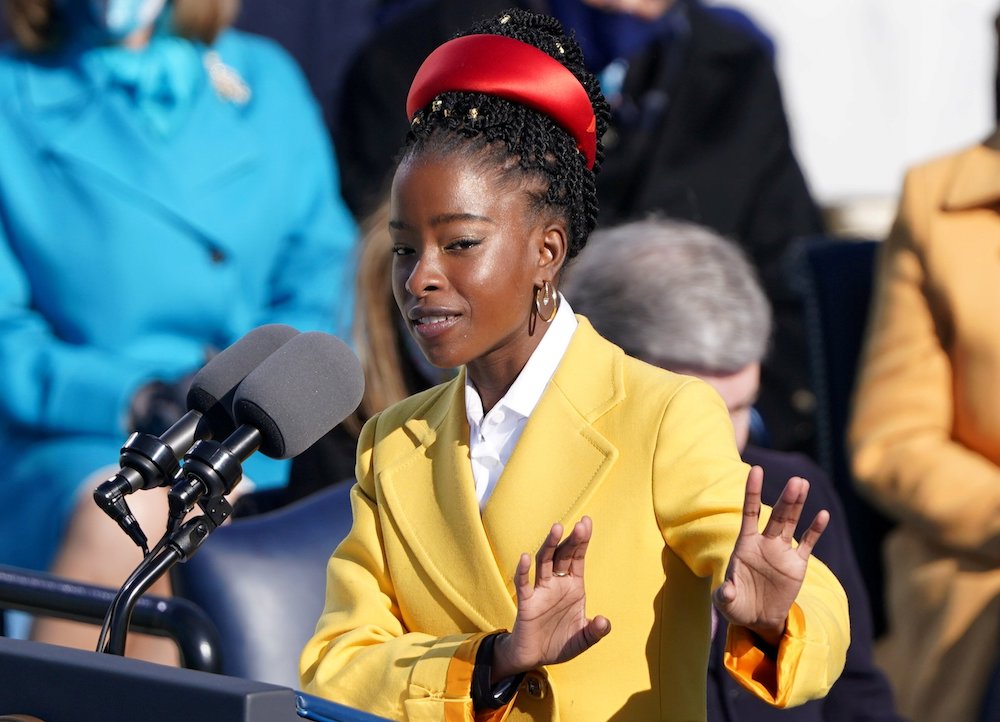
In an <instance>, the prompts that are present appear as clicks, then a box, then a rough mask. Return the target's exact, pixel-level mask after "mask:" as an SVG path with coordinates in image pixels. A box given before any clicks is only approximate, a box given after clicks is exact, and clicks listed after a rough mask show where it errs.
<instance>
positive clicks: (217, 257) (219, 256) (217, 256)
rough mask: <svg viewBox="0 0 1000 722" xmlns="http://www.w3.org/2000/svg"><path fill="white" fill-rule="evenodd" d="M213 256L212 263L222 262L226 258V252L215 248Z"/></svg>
mask: <svg viewBox="0 0 1000 722" xmlns="http://www.w3.org/2000/svg"><path fill="white" fill-rule="evenodd" d="M211 258H212V263H216V264H218V263H222V262H223V261H225V260H226V254H225V253H223V252H222V251H221V250H219V249H218V248H213V249H212V255H211Z"/></svg>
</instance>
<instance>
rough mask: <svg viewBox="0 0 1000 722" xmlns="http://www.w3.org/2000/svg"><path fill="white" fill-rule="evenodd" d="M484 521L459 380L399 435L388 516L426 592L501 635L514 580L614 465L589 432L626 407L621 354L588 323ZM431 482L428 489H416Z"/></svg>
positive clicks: (510, 612) (387, 482) (385, 481)
mask: <svg viewBox="0 0 1000 722" xmlns="http://www.w3.org/2000/svg"><path fill="white" fill-rule="evenodd" d="M578 320H579V322H580V326H579V328H578V329H577V331H576V333H575V334H574V336H573V340H572V341H571V342H570V346H569V348H568V349H567V352H566V355H565V357H564V358H563V360H562V363H561V364H560V365H559V368H558V369H557V370H556V374H555V376H554V377H553V379H552V381H551V382H550V384H549V387H548V388H547V389H546V391H545V393H544V394H543V396H542V399H541V400H540V401H539V403H538V406H537V407H536V408H535V411H534V413H533V414H532V415H531V418H530V419H529V421H528V424H527V426H526V427H525V430H524V433H523V435H522V436H521V439H520V441H519V442H518V444H517V447H516V448H515V450H514V453H513V454H512V456H511V458H510V461H509V462H508V464H507V467H506V468H505V469H504V472H503V474H502V475H501V476H500V480H499V482H498V483H497V487H496V489H495V490H494V492H493V495H492V496H491V497H490V499H489V501H488V503H487V505H486V508H485V510H484V512H483V513H482V514H480V509H479V502H478V500H477V499H476V494H475V482H474V481H473V478H472V467H471V465H470V462H469V446H468V443H469V442H468V440H469V428H468V422H467V420H466V417H465V402H464V384H465V372H464V371H463V372H462V373H461V374H459V376H458V378H456V379H455V380H454V381H453V382H452V383H451V384H449V386H448V388H447V390H446V391H445V392H444V393H443V394H442V395H441V397H439V398H438V399H437V401H436V402H435V403H433V404H432V405H431V407H430V408H429V410H428V412H427V413H426V414H424V415H423V416H422V417H418V418H411V419H409V420H408V421H407V422H406V423H405V424H404V429H405V431H406V433H407V434H408V435H410V436H411V438H412V439H413V440H414V442H415V446H414V449H413V450H412V451H409V452H407V453H405V454H404V455H403V456H402V457H401V458H399V459H396V460H393V461H391V462H390V463H388V464H387V465H386V467H385V468H384V469H383V470H382V471H381V472H380V473H379V482H380V488H381V490H382V494H383V495H384V497H385V503H386V507H387V509H388V511H389V513H390V514H391V515H392V517H393V520H394V521H395V523H396V524H397V525H398V526H399V528H400V535H401V537H402V538H404V539H406V540H408V541H409V543H410V545H411V548H412V550H413V554H414V556H415V557H416V559H417V560H418V562H419V563H420V564H421V565H423V567H424V570H425V571H426V573H427V576H428V577H429V578H430V580H431V583H432V584H434V585H435V586H436V587H437V588H438V589H440V590H441V592H442V593H443V594H444V595H445V596H446V597H447V598H448V600H449V601H450V602H451V603H452V604H454V605H455V606H456V607H457V608H458V609H459V610H460V611H461V612H462V613H463V614H465V615H466V617H468V619H469V620H470V621H471V622H472V623H473V624H474V625H475V626H477V627H478V628H479V629H481V630H483V631H489V630H492V629H497V628H500V627H508V626H509V625H510V624H511V622H512V621H513V619H514V616H515V613H516V611H517V606H516V603H515V601H514V587H513V582H512V577H513V574H514V569H515V567H516V566H517V560H518V558H519V557H520V555H521V553H522V552H528V553H529V554H531V555H532V556H534V553H535V551H536V550H537V549H538V546H539V545H540V544H541V542H542V540H543V539H544V538H545V535H546V534H547V533H548V530H549V528H550V527H551V526H552V524H553V523H555V522H557V521H558V522H561V523H562V524H563V526H564V527H569V525H571V524H573V523H575V522H576V521H577V520H579V518H580V515H581V514H582V512H583V510H584V507H585V505H586V503H587V501H588V500H589V498H590V497H591V495H592V494H593V493H594V491H595V490H596V489H597V488H598V486H599V485H600V483H601V482H602V481H603V480H604V478H605V477H606V476H607V474H608V472H609V470H610V469H611V467H612V466H613V465H614V462H615V460H616V459H617V458H618V450H617V449H616V448H615V447H614V445H613V444H611V442H610V441H608V440H607V439H606V438H605V437H603V436H602V435H601V434H600V433H598V432H597V431H596V430H595V429H594V428H593V426H592V424H593V422H594V421H595V420H596V419H598V418H599V417H600V416H602V415H603V414H605V413H606V412H607V411H608V410H610V409H612V408H614V406H616V405H617V404H618V403H620V402H621V400H622V399H623V398H624V384H623V378H622V373H623V372H622V366H623V364H622V361H623V358H624V354H623V352H622V351H621V350H620V349H618V348H616V347H615V346H613V345H611V344H610V343H608V342H607V341H605V340H603V339H602V338H601V337H600V336H598V335H597V333H596V332H595V331H594V330H593V328H592V327H591V326H590V324H589V323H588V322H587V320H586V319H585V318H582V317H578ZM428 478H429V479H430V480H431V482H430V488H428V487H426V486H425V485H423V484H422V483H420V480H421V479H428Z"/></svg>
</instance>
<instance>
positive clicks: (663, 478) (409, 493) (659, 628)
mask: <svg viewBox="0 0 1000 722" xmlns="http://www.w3.org/2000/svg"><path fill="white" fill-rule="evenodd" d="M578 319H579V322H580V325H579V327H578V328H577V330H576V332H575V334H574V336H573V338H572V340H571V343H570V346H569V348H568V350H567V352H566V355H565V356H564V358H563V360H562V362H561V364H560V366H559V368H558V369H557V371H556V373H555V376H554V377H553V379H552V381H551V382H550V384H549V386H548V387H547V389H546V391H545V392H544V394H543V396H542V398H541V399H540V401H539V403H538V406H537V407H536V409H535V411H534V413H533V414H532V415H531V418H530V419H529V420H528V422H527V425H526V427H525V429H524V433H523V435H522V437H521V439H520V441H519V443H518V445H517V447H516V448H515V450H514V452H513V454H512V456H511V458H510V461H509V463H508V464H507V466H506V467H505V469H504V471H503V474H502V475H501V477H500V480H499V483H498V484H497V487H496V489H495V491H494V492H493V495H492V496H491V497H490V499H489V501H488V503H487V504H486V506H485V509H484V510H483V511H482V513H480V509H479V504H478V501H477V499H476V495H475V484H474V482H473V478H472V471H471V466H470V462H469V449H468V438H469V428H468V423H467V420H466V416H465V405H464V387H463V384H464V373H463V374H460V375H459V377H458V378H457V379H456V380H454V381H452V382H449V383H447V384H444V385H442V386H438V387H436V388H433V389H430V390H429V391H426V392H423V393H421V394H418V395H416V396H414V397H411V398H410V399H407V400H405V401H403V402H401V403H400V404H398V405H396V406H394V407H392V408H390V409H389V410H387V411H385V412H384V413H382V414H381V415H380V416H376V417H375V418H373V419H372V420H370V421H369V423H368V424H367V425H366V427H365V429H364V431H363V433H362V436H361V440H360V442H359V457H358V483H357V485H356V487H355V489H354V492H353V506H354V527H353V529H352V531H351V533H350V535H349V536H348V537H347V539H346V540H345V541H344V542H343V543H342V544H341V545H340V546H339V547H338V549H337V550H336V551H335V552H334V555H333V557H332V558H331V560H330V564H329V569H328V591H327V600H326V608H325V611H324V613H323V615H322V617H321V618H320V620H319V624H318V626H317V632H316V635H315V637H314V638H313V639H312V640H311V641H310V642H309V643H308V644H307V646H306V648H305V650H304V652H303V655H302V663H301V671H302V682H303V689H304V690H306V691H308V692H311V693H314V694H319V695H323V696H326V697H329V698H332V699H334V700H337V701H340V702H343V703H346V704H349V705H352V706H355V707H358V708H361V709H365V710H369V711H371V712H374V713H376V714H380V715H384V716H386V717H389V718H393V719H407V720H463V719H472V716H471V715H472V708H471V703H470V699H469V676H470V672H471V661H472V660H473V659H474V650H475V645H476V643H477V642H478V640H479V639H481V637H482V636H483V633H487V632H491V631H493V630H497V629H504V628H506V629H509V628H510V626H511V624H512V623H513V621H514V616H515V613H516V604H515V601H514V598H515V595H514V588H513V584H512V579H511V578H512V575H513V572H514V569H515V567H516V565H517V561H518V558H519V556H520V554H521V552H524V551H527V552H530V553H533V552H534V550H536V549H537V548H538V547H539V545H540V544H541V542H542V540H543V539H544V538H545V536H546V534H547V533H548V530H549V528H550V526H551V525H552V524H553V523H554V522H556V521H558V522H561V523H562V524H563V525H564V526H566V527H567V528H568V527H569V526H570V525H571V524H573V523H574V522H576V521H577V520H578V519H579V518H580V517H581V516H582V515H584V514H587V515H589V516H590V517H592V519H593V522H594V533H593V539H592V541H591V543H590V545H589V549H588V552H587V572H586V575H587V580H586V583H587V613H588V614H589V615H591V616H593V615H594V614H598V613H600V614H604V615H606V616H607V617H608V618H609V619H610V620H611V623H612V631H611V634H610V635H609V636H608V637H606V638H605V639H603V640H602V641H601V642H599V643H598V644H597V646H595V647H594V648H592V649H590V650H588V651H587V652H585V653H584V654H582V655H580V656H579V657H577V658H576V659H573V660H571V661H569V662H566V663H564V664H559V665H553V666H550V667H548V668H546V669H541V670H538V671H537V672H533V673H529V675H528V676H527V678H526V679H525V681H524V682H523V683H522V685H521V688H520V690H519V691H518V693H517V695H516V697H515V699H514V702H513V704H512V705H511V706H510V707H509V708H508V710H507V711H508V713H509V717H508V719H510V720H569V721H571V722H586V721H587V720H594V721H598V720H600V721H601V722H606V721H607V720H615V721H621V722H625V721H631V720H635V721H636V722H639V721H640V720H641V721H642V722H648V721H650V720H703V719H704V717H705V676H706V665H707V658H708V651H709V637H710V634H711V616H710V596H709V595H710V589H711V588H712V587H713V586H714V585H717V584H719V583H721V580H722V578H723V576H724V573H725V569H726V566H727V563H728V560H729V555H730V553H731V552H732V549H733V544H734V542H735V538H736V535H737V532H738V529H739V525H740V517H741V510H742V500H743V490H744V486H745V481H746V475H747V470H748V467H747V466H746V465H745V464H743V462H742V461H740V459H739V456H738V454H737V451H736V448H735V445H734V441H733V431H732V427H731V425H730V423H729V419H728V416H727V412H726V409H725V406H724V405H723V403H722V401H721V399H719V397H718V396H717V395H716V394H715V392H714V391H713V390H712V389H711V388H710V387H709V386H708V385H707V384H704V383H703V382H701V381H698V380H697V379H693V378H690V377H685V376H679V375H675V374H671V373H668V372H665V371H662V370H660V369H656V368H654V367H652V366H649V365H646V364H643V363H641V362H639V361H637V360H635V359H633V358H631V357H628V356H626V355H625V353H624V352H622V351H621V349H619V348H618V347H616V346H614V345H612V344H611V343H609V342H608V341H605V340H604V339H603V338H601V337H600V336H599V335H598V334H597V333H596V332H595V331H594V330H593V328H592V327H591V326H590V324H589V323H588V322H587V321H586V319H584V318H583V317H578ZM532 573H533V572H532ZM797 605H798V607H797V608H796V607H794V606H793V610H795V611H796V614H795V615H793V616H795V617H796V619H795V620H794V621H795V622H796V623H795V624H791V623H790V629H789V633H787V634H786V636H785V639H784V641H783V642H782V645H781V651H780V655H781V656H780V658H779V666H780V671H779V673H778V678H779V688H778V690H777V694H776V697H777V699H776V700H774V701H776V702H777V703H778V704H795V703H799V702H802V701H805V700H806V699H808V698H812V697H816V696H820V695H822V694H824V693H825V692H826V690H827V689H829V687H830V685H831V684H832V683H833V682H834V681H835V680H836V678H837V676H838V675H839V673H840V670H841V668H842V666H843V661H844V654H845V651H846V648H847V644H848V641H849V639H848V638H849V630H848V621H847V604H846V599H845V597H844V593H843V590H842V589H841V587H840V585H839V583H838V582H837V581H836V579H835V578H834V577H833V576H832V574H830V572H829V570H827V569H826V567H824V566H823V565H822V564H821V563H819V562H818V560H815V559H812V560H811V561H810V563H809V568H808V572H807V575H806V582H805V584H804V586H803V588H802V590H801V592H800V594H799V597H798V599H797ZM731 644H732V646H733V648H734V649H735V650H736V652H737V654H736V655H735V656H734V658H733V664H734V665H742V666H743V668H744V669H745V670H747V671H746V673H745V674H744V676H745V677H750V676H751V675H752V674H753V673H754V672H753V669H754V668H755V667H756V666H757V664H758V663H759V662H760V660H761V653H760V651H759V650H757V649H754V648H753V647H752V645H751V644H750V643H749V642H748V636H747V635H746V633H745V630H738V631H736V632H733V631H731ZM747 684H748V685H750V686H751V687H755V688H756V689H757V692H758V694H760V695H761V696H763V697H767V696H768V693H767V691H766V690H765V689H764V687H763V686H762V685H760V684H756V683H754V682H752V681H750V682H747Z"/></svg>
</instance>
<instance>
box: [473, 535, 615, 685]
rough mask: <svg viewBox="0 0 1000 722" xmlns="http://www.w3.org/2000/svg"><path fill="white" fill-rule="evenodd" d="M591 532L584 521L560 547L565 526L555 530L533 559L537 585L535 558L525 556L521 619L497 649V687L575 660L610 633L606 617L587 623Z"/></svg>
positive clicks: (519, 583)
mask: <svg viewBox="0 0 1000 722" xmlns="http://www.w3.org/2000/svg"><path fill="white" fill-rule="evenodd" d="M592 532H593V522H592V521H591V520H590V517H586V516H585V517H583V518H582V519H581V520H580V521H578V522H577V523H576V524H575V525H574V526H573V531H572V532H570V535H569V536H568V537H566V539H565V540H564V541H562V542H561V543H560V541H559V540H560V539H561V538H562V533H563V528H562V525H561V524H553V526H552V529H550V530H549V535H548V537H547V538H546V539H545V541H544V542H543V543H542V546H541V548H539V550H538V553H537V554H535V581H534V583H533V584H532V582H531V579H530V578H529V576H530V575H529V571H530V569H531V557H530V556H528V555H527V554H522V555H521V559H520V560H519V561H518V564H517V570H516V571H515V573H514V587H515V588H516V590H517V617H516V618H515V619H514V627H513V629H512V630H511V632H510V634H505V635H502V636H501V637H500V638H499V639H497V641H496V644H495V646H494V647H493V670H492V671H493V680H494V681H499V680H501V679H503V678H505V677H509V676H511V675H515V674H520V673H521V672H527V671H529V670H532V669H536V668H538V667H540V666H542V665H546V664H557V663H559V662H565V661H566V660H569V659H573V657H576V656H577V655H578V654H580V653H582V652H585V651H586V650H588V649H589V648H590V647H592V646H593V645H595V644H597V642H599V641H600V640H601V639H602V638H603V637H605V636H606V635H607V634H608V632H610V631H611V622H609V621H608V619H607V618H606V617H602V616H596V617H594V618H593V619H588V618H587V612H586V593H585V590H584V580H583V569H584V561H585V557H586V555H587V545H588V544H589V543H590V537H591V534H592Z"/></svg>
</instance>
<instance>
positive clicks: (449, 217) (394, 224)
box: [389, 213, 495, 231]
mask: <svg viewBox="0 0 1000 722" xmlns="http://www.w3.org/2000/svg"><path fill="white" fill-rule="evenodd" d="M456 221H480V222H482V223H494V222H495V221H494V220H493V219H492V218H490V217H489V216H481V215H479V214H477V213H441V214H439V215H436V216H433V217H432V218H431V225H432V226H441V225H444V224H446V223H454V222H456ZM412 227H413V226H411V225H410V224H409V223H407V222H406V221H401V220H397V219H392V220H390V221H389V228H391V229H393V230H397V231H404V230H409V229H411V228H412Z"/></svg>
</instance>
